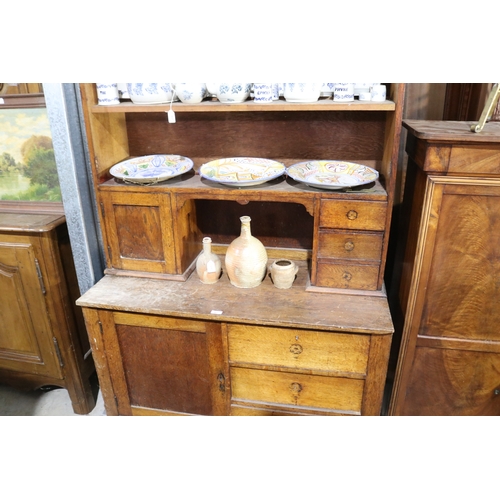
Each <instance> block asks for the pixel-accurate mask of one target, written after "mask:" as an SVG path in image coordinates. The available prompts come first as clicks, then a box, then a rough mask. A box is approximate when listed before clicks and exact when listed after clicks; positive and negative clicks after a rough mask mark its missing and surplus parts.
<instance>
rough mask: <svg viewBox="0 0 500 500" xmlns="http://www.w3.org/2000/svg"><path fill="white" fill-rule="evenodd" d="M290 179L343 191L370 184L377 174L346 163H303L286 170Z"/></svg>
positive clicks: (370, 169) (354, 164)
mask: <svg viewBox="0 0 500 500" xmlns="http://www.w3.org/2000/svg"><path fill="white" fill-rule="evenodd" d="M287 175H288V176H289V177H291V178H292V179H294V180H296V181H298V182H302V183H304V184H307V185H308V186H311V187H314V188H320V189H343V188H349V187H355V186H362V185H363V184H370V183H371V182H374V181H376V180H377V179H378V177H379V173H378V172H377V171H376V170H375V169H373V168H371V167H368V166H366V165H360V164H359V163H351V162H347V161H335V160H320V161H303V162H300V163H296V164H295V165H292V166H290V167H288V168H287Z"/></svg>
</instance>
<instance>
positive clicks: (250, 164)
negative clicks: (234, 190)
mask: <svg viewBox="0 0 500 500" xmlns="http://www.w3.org/2000/svg"><path fill="white" fill-rule="evenodd" d="M285 170H286V167H285V165H283V164H282V163H280V162H278V161H274V160H267V159H265V158H245V157H239V158H223V159H220V160H213V161H209V162H208V163H205V164H204V165H202V166H201V167H200V175H201V176H202V177H204V178H205V179H208V180H210V181H214V182H219V183H220V184H225V185H227V186H237V187H244V186H257V185H258V184H263V183H264V182H268V181H270V180H272V179H276V178H277V177H279V176H280V175H283V174H284V173H285Z"/></svg>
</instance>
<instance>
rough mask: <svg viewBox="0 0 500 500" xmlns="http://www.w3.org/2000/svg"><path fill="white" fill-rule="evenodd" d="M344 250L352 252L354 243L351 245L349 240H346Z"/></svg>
mask: <svg viewBox="0 0 500 500" xmlns="http://www.w3.org/2000/svg"><path fill="white" fill-rule="evenodd" d="M344 248H345V249H346V250H347V251H348V252H352V251H353V250H354V243H353V242H352V241H351V240H347V241H346V242H345V245H344Z"/></svg>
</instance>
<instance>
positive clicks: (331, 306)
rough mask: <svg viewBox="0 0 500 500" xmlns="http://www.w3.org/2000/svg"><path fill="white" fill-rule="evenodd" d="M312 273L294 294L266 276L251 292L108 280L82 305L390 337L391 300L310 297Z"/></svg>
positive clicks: (220, 285) (194, 280) (224, 282)
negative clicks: (307, 288)
mask: <svg viewBox="0 0 500 500" xmlns="http://www.w3.org/2000/svg"><path fill="white" fill-rule="evenodd" d="M306 286H307V268H304V267H302V266H301V267H299V272H298V274H297V279H296V280H295V282H294V284H293V286H292V288H290V289H285V290H282V289H278V288H275V287H274V285H273V284H272V282H271V278H270V277H269V276H266V278H265V279H264V281H263V282H262V284H261V285H259V286H258V287H256V288H252V289H241V288H236V287H234V286H232V285H231V284H230V283H229V280H228V278H227V273H223V275H222V277H221V278H220V280H219V281H218V282H217V283H215V284H213V285H207V284H203V283H201V281H200V280H199V278H198V276H197V274H196V272H193V273H192V274H191V276H190V277H189V278H188V280H187V281H185V282H179V281H168V280H161V279H150V278H135V277H126V276H112V275H108V276H105V277H104V278H103V279H101V280H100V281H99V282H98V283H97V284H96V285H95V286H93V287H92V288H91V289H90V290H88V291H87V292H85V294H84V295H83V296H82V297H80V298H79V299H78V300H77V305H79V306H82V307H90V308H97V309H108V310H114V311H125V312H135V313H141V314H149V315H160V316H175V317H186V318H191V319H200V320H204V321H221V322H235V323H247V324H255V325H269V326H279V327H289V328H304V329H312V330H327V331H337V332H349V333H368V334H381V335H387V334H391V333H392V332H393V324H392V319H391V314H390V310H389V307H388V304H387V299H386V298H385V297H383V296H362V295H350V294H339V293H337V294H336V293H322V292H311V291H306Z"/></svg>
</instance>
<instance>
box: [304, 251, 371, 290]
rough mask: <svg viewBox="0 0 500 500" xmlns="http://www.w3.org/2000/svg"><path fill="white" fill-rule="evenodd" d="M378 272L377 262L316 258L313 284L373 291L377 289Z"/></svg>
mask: <svg viewBox="0 0 500 500" xmlns="http://www.w3.org/2000/svg"><path fill="white" fill-rule="evenodd" d="M379 272H380V265H379V263H373V262H366V261H359V260H358V261H355V260H352V261H347V260H334V259H331V260H326V259H318V264H317V270H316V280H315V283H314V284H315V285H316V286H322V287H328V288H347V289H353V290H371V291H373V290H377V286H378V277H379Z"/></svg>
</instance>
